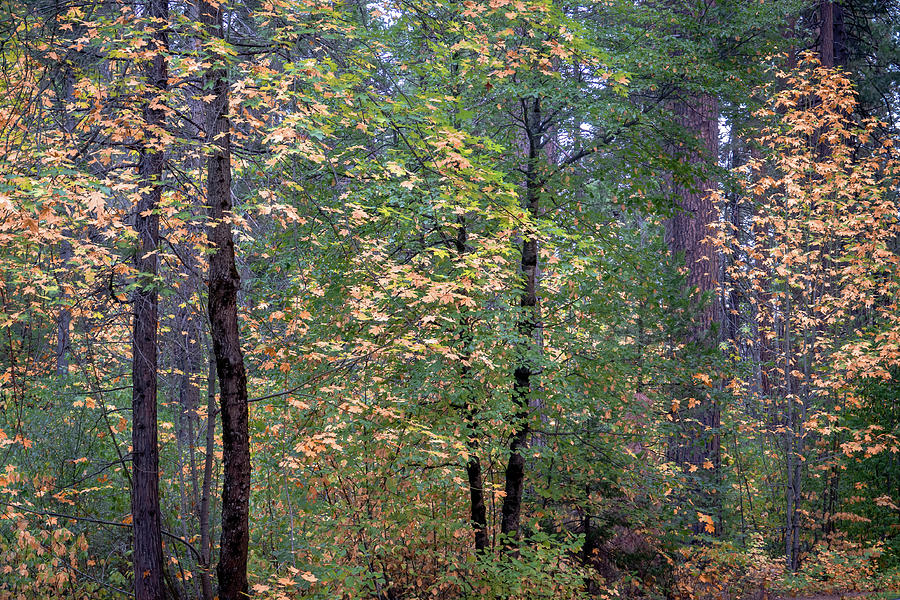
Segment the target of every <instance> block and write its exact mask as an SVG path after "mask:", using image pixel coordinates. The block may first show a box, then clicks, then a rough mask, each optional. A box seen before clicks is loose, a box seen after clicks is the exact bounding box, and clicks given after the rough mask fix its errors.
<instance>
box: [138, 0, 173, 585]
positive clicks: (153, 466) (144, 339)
mask: <svg viewBox="0 0 900 600" xmlns="http://www.w3.org/2000/svg"><path fill="white" fill-rule="evenodd" d="M147 12H148V16H149V18H150V21H151V24H150V27H152V29H153V32H152V35H151V39H152V43H153V45H154V46H155V47H153V48H152V50H153V51H154V53H155V55H154V57H153V59H152V60H150V61H148V63H147V66H146V67H145V69H146V71H145V76H146V80H147V86H148V90H149V91H148V95H149V96H150V97H149V98H148V101H147V104H146V105H145V106H144V119H145V121H146V123H147V126H148V128H161V127H163V126H164V125H165V113H164V112H163V111H162V110H161V109H159V108H153V106H154V104H155V102H154V100H155V99H156V98H155V97H156V96H158V95H160V94H162V93H163V92H164V91H165V88H166V80H167V77H168V75H167V65H166V58H165V52H166V51H167V49H168V39H167V36H166V31H165V27H166V25H167V22H168V13H169V9H168V5H167V0H150V1H149V4H148V7H147ZM164 160H165V158H164V155H163V152H162V151H161V150H160V149H159V148H152V149H151V148H150V147H144V148H143V149H142V151H141V157H140V165H139V172H140V177H141V181H142V182H143V183H144V187H145V188H146V190H147V191H145V192H144V193H143V194H142V195H141V198H140V201H139V202H138V205H137V210H136V214H135V222H134V227H135V230H136V231H137V233H138V248H137V253H136V255H135V268H136V270H137V278H138V280H137V288H136V290H135V292H134V296H133V302H134V340H133V346H132V348H133V355H132V397H131V405H132V416H133V425H132V438H131V440H132V442H131V443H132V457H133V458H132V468H133V473H134V487H133V488H132V494H131V514H132V523H133V528H134V555H133V560H134V593H135V598H136V600H157V599H159V598H163V597H164V591H163V586H162V579H163V569H164V568H165V565H164V563H163V552H162V531H161V525H160V507H159V447H158V445H157V428H156V376H157V373H156V371H157V324H158V314H157V313H158V305H159V297H158V292H157V289H156V274H157V265H158V257H157V252H156V250H157V246H158V244H159V215H158V214H157V212H156V211H157V207H158V205H159V201H160V198H161V195H162V184H161V179H162V174H163V164H164Z"/></svg>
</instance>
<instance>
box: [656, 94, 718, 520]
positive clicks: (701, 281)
mask: <svg viewBox="0 0 900 600" xmlns="http://www.w3.org/2000/svg"><path fill="white" fill-rule="evenodd" d="M673 113H674V117H675V119H676V121H677V122H678V124H679V125H681V126H682V127H684V128H685V129H686V130H687V131H689V132H691V133H693V134H694V135H695V136H696V138H697V139H698V140H699V141H700V143H701V145H702V152H701V153H693V154H691V155H689V156H688V157H687V160H689V161H690V162H691V163H694V164H698V163H700V162H702V161H715V160H716V158H717V156H718V141H719V128H718V119H719V106H718V101H717V100H716V99H715V98H714V97H713V96H710V95H707V94H700V95H687V96H686V98H685V99H684V100H680V101H678V102H676V103H675V104H674V106H673ZM715 188H716V183H715V181H712V180H709V179H706V180H704V181H698V182H696V183H695V185H688V186H682V185H678V184H675V183H674V182H673V190H672V191H673V193H674V196H675V199H676V201H677V202H678V207H677V209H676V210H677V212H676V213H675V215H673V216H672V217H671V218H670V219H667V220H666V224H665V229H666V244H667V246H668V248H669V251H670V252H671V253H672V254H673V255H675V256H680V257H683V258H684V262H685V265H686V266H687V268H688V275H687V287H688V289H689V290H690V291H691V292H692V293H693V294H694V297H695V298H700V297H701V296H704V295H705V296H708V300H709V301H707V302H706V303H705V304H702V305H701V304H697V303H695V304H694V313H693V314H694V322H693V326H692V328H691V332H690V334H689V336H690V338H691V339H690V340H688V341H691V342H694V343H697V344H699V345H700V346H701V347H702V346H706V347H709V346H710V345H712V344H715V342H716V340H714V339H712V334H711V332H712V329H713V323H715V322H717V321H718V320H719V318H720V312H721V311H720V308H719V302H718V297H719V296H718V293H717V288H718V276H719V260H718V254H717V252H716V249H715V247H714V246H713V244H712V243H710V242H709V241H707V236H709V234H710V229H709V226H710V225H711V224H713V223H715V222H716V220H717V218H718V213H717V210H716V206H715V205H714V204H713V201H712V199H711V198H710V194H709V191H710V190H712V189H715ZM691 395H694V396H696V397H698V398H702V397H703V396H704V395H705V391H704V390H696V393H692V394H691ZM676 424H677V426H678V429H679V430H678V431H677V432H676V437H675V439H674V440H673V441H672V443H671V445H670V448H669V452H668V454H669V459H670V460H672V461H674V462H677V463H678V464H679V465H681V466H682V467H683V468H685V469H686V470H689V471H692V472H695V473H698V474H700V475H701V477H703V476H704V475H707V474H708V477H703V479H704V481H703V483H702V484H701V485H700V486H699V487H700V488H701V489H698V490H696V491H698V492H700V493H701V494H702V497H701V499H700V500H701V501H700V502H699V503H698V508H700V510H702V511H705V512H709V513H712V514H717V513H718V512H719V510H718V505H719V499H718V497H717V494H716V492H715V490H714V489H712V488H713V486H714V483H715V475H716V473H717V471H718V469H719V464H720V448H719V434H718V428H719V407H718V406H717V405H716V404H715V403H714V402H705V403H703V402H701V404H700V405H699V406H698V407H696V408H694V409H691V408H685V409H682V410H681V411H680V412H679V413H678V414H677V415H676ZM717 529H718V528H717ZM702 532H703V526H702V525H701V524H700V523H699V521H698V522H697V523H696V524H695V526H694V533H695V534H699V533H702Z"/></svg>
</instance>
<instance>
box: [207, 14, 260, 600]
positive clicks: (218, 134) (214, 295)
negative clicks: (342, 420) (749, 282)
mask: <svg viewBox="0 0 900 600" xmlns="http://www.w3.org/2000/svg"><path fill="white" fill-rule="evenodd" d="M222 10H223V9H222V5H221V4H212V3H209V2H206V1H202V2H200V19H201V21H202V22H203V23H204V25H205V26H206V30H207V32H208V33H209V35H210V36H211V37H219V38H221V37H222V33H223V32H222ZM204 80H205V81H204V89H211V90H212V92H211V94H212V96H213V100H212V101H211V102H210V103H209V104H208V105H207V119H206V126H207V129H206V135H207V140H208V141H209V142H210V143H211V144H213V145H214V147H215V150H214V151H213V152H212V154H211V155H210V156H209V159H208V162H207V190H206V194H207V197H206V205H207V213H208V217H209V219H210V223H209V241H210V244H211V246H212V248H213V251H214V252H213V254H212V255H211V256H210V257H209V319H210V333H211V334H212V341H213V353H214V355H215V360H216V373H217V375H218V379H219V409H220V411H221V414H222V456H223V463H224V482H223V489H222V532H221V540H220V544H219V564H218V567H217V569H216V573H217V576H218V580H219V598H221V600H238V599H240V598H245V597H246V595H247V593H248V585H247V550H248V544H249V539H250V531H249V522H248V520H249V512H250V506H249V502H250V434H249V430H248V412H249V411H248V405H247V375H246V371H245V369H244V357H243V354H242V353H241V345H240V334H239V330H238V312H237V293H238V289H239V288H240V284H241V280H240V275H239V274H238V271H237V267H236V266H235V258H234V240H233V238H232V233H231V225H230V223H229V221H228V219H229V218H230V217H231V210H232V203H231V136H230V133H229V127H230V126H229V122H228V74H227V72H226V70H225V68H224V67H213V68H212V69H210V70H209V71H208V72H207V73H206V74H205V76H204Z"/></svg>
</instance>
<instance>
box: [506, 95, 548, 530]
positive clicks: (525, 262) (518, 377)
mask: <svg viewBox="0 0 900 600" xmlns="http://www.w3.org/2000/svg"><path fill="white" fill-rule="evenodd" d="M530 104H531V105H530V106H527V107H526V106H523V108H524V111H523V112H524V114H523V117H524V121H525V124H526V134H527V144H528V149H527V164H526V166H525V203H524V204H525V207H526V208H527V209H528V211H529V213H530V214H531V216H532V217H537V216H538V214H539V210H540V182H539V181H538V175H537V162H538V154H539V152H540V149H541V139H540V138H541V131H540V127H541V102H540V99H538V98H535V99H534V100H533V101H531V103H530ZM521 269H522V279H523V281H522V292H521V295H520V301H519V305H520V306H521V308H522V314H521V316H520V317H519V326H518V330H519V337H520V344H521V345H522V347H521V349H520V356H519V358H518V360H519V365H518V366H517V367H516V370H515V373H514V378H515V383H514V386H513V400H514V402H515V403H516V407H517V412H516V415H515V419H516V429H515V431H514V433H513V436H512V440H511V441H510V445H509V451H510V456H509V462H508V463H507V465H506V484H505V492H506V495H505V496H504V498H503V506H502V507H501V510H500V532H501V533H502V534H504V536H505V538H506V541H507V547H512V541H513V539H514V538H516V537H517V536H518V535H519V528H520V521H521V513H522V492H523V490H524V488H525V456H524V454H523V451H524V450H525V448H526V447H527V446H528V435H529V433H530V432H531V427H530V425H529V416H530V415H529V412H530V411H529V407H530V398H531V395H532V386H533V383H534V382H533V378H534V375H535V372H534V371H535V370H534V367H533V364H532V362H533V361H532V360H531V359H530V358H529V356H528V355H529V354H530V353H531V350H532V344H533V343H534V339H535V333H536V332H537V330H538V326H539V324H538V295H537V290H538V277H537V274H538V241H537V239H536V238H535V237H533V234H527V236H526V238H525V239H524V240H522V263H521Z"/></svg>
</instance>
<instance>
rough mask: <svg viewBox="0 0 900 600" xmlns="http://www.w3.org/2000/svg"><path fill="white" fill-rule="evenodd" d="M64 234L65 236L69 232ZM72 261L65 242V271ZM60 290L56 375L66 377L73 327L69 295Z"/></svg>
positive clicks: (61, 253)
mask: <svg viewBox="0 0 900 600" xmlns="http://www.w3.org/2000/svg"><path fill="white" fill-rule="evenodd" d="M63 233H64V234H65V233H67V232H63ZM71 259H72V244H71V243H70V242H69V241H68V240H63V241H62V242H60V245H59V261H60V263H61V264H62V268H63V269H64V270H65V269H68V263H69V261H70V260H71ZM60 289H61V290H63V291H62V292H61V294H60V300H61V301H62V306H61V307H60V309H59V315H58V316H57V318H56V374H57V375H60V376H64V375H68V373H69V356H68V354H69V346H70V344H71V342H70V340H69V338H70V330H71V326H72V312H71V311H70V310H69V307H68V306H67V305H66V303H67V299H68V295H67V294H66V292H65V288H64V287H63V286H62V285H61V286H60Z"/></svg>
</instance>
